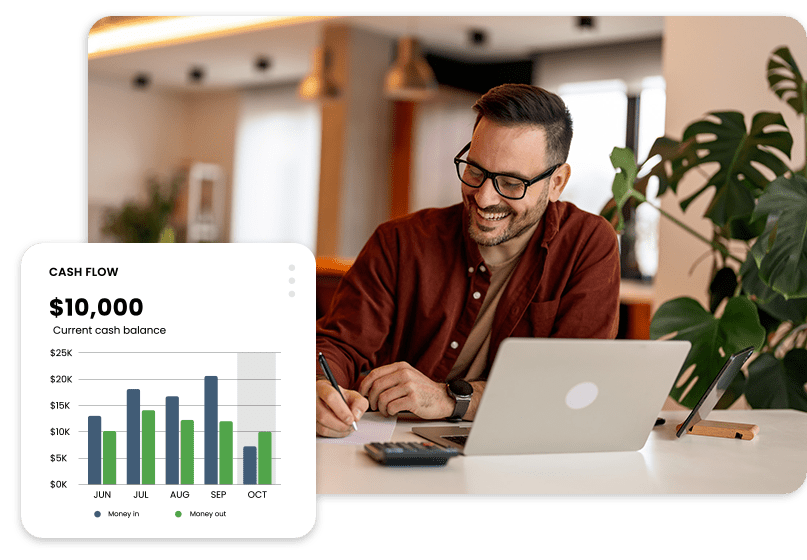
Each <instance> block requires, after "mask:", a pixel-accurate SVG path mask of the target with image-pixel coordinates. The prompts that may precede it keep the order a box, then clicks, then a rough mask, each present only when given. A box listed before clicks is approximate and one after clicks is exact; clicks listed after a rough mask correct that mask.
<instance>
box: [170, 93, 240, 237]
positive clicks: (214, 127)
mask: <svg viewBox="0 0 807 560" xmlns="http://www.w3.org/2000/svg"><path fill="white" fill-rule="evenodd" d="M183 98H184V100H185V105H186V112H185V114H186V116H187V120H186V122H185V123H184V125H185V130H186V142H185V146H184V149H183V152H182V153H183V157H184V158H185V159H187V160H189V161H195V162H203V163H215V164H217V165H220V166H221V167H222V169H224V182H225V184H224V189H222V190H220V191H218V192H217V193H215V201H214V208H215V209H216V223H218V224H220V226H221V231H220V240H221V241H229V239H230V218H231V206H232V200H233V196H232V195H233V169H234V161H235V131H236V124H237V122H238V111H239V107H240V105H241V101H240V99H241V96H240V94H239V93H238V92H237V91H223V92H215V91H213V92H205V93H191V94H187V95H185V96H183Z"/></svg>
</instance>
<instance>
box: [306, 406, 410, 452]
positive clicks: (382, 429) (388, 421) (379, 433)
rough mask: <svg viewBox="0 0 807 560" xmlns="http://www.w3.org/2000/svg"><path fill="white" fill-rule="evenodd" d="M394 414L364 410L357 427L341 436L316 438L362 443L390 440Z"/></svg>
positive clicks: (393, 429)
mask: <svg viewBox="0 0 807 560" xmlns="http://www.w3.org/2000/svg"><path fill="white" fill-rule="evenodd" d="M396 422H397V417H396V416H389V417H386V416H381V414H379V413H378V412H365V413H364V416H362V417H361V420H359V421H358V422H357V423H356V424H357V426H358V427H359V429H358V430H357V431H355V432H353V433H352V434H350V435H349V436H345V437H343V438H322V437H319V438H317V439H318V440H320V441H324V442H325V443H341V444H352V445H364V444H367V443H373V442H376V441H390V440H391V439H392V432H394V431H395V423H396Z"/></svg>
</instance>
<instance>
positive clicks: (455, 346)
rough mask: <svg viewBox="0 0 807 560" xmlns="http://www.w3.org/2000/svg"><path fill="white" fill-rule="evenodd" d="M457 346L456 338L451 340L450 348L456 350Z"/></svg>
mask: <svg viewBox="0 0 807 560" xmlns="http://www.w3.org/2000/svg"><path fill="white" fill-rule="evenodd" d="M459 347H460V345H459V343H458V342H457V341H456V340H454V341H452V342H451V348H453V349H454V350H456V349H457V348H459Z"/></svg>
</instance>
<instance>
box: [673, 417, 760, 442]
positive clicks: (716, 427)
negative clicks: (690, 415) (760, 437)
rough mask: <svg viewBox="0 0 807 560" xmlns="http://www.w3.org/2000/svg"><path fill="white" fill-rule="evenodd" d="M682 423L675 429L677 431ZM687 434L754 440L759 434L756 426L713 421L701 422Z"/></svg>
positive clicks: (691, 427)
mask: <svg viewBox="0 0 807 560" xmlns="http://www.w3.org/2000/svg"><path fill="white" fill-rule="evenodd" d="M682 425H683V422H682V423H681V424H678V425H677V426H676V427H675V429H676V431H678V430H679V429H680V428H681V426H682ZM687 433H688V434H692V435H696V436H713V437H724V438H731V439H754V436H755V435H757V434H758V433H759V426H757V425H756V424H738V423H736V422H716V421H713V420H701V421H700V422H698V423H697V424H695V425H694V426H690V427H689V429H688V430H687Z"/></svg>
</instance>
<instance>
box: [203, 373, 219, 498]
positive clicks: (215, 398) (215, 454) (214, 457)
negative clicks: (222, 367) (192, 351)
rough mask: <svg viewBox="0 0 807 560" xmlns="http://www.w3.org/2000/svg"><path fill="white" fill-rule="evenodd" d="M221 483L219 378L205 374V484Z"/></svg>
mask: <svg viewBox="0 0 807 560" xmlns="http://www.w3.org/2000/svg"><path fill="white" fill-rule="evenodd" d="M218 483H219V378H218V377H216V376H215V375H206V376H205V484H218Z"/></svg>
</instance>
